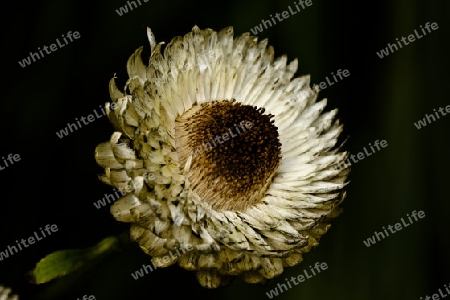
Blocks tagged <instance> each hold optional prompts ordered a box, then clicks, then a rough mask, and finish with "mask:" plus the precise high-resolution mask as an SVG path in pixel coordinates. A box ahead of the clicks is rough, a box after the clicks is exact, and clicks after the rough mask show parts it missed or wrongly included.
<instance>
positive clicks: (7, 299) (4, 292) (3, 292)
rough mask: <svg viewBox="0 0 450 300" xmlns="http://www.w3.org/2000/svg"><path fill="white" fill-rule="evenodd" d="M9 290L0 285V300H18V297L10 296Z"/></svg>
mask: <svg viewBox="0 0 450 300" xmlns="http://www.w3.org/2000/svg"><path fill="white" fill-rule="evenodd" d="M10 293H11V289H10V288H5V287H3V286H1V285H0V300H19V296H17V295H10Z"/></svg>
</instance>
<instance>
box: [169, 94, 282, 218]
mask: <svg viewBox="0 0 450 300" xmlns="http://www.w3.org/2000/svg"><path fill="white" fill-rule="evenodd" d="M264 112H265V110H264V108H257V107H255V106H250V105H242V104H241V103H239V102H236V101H235V100H231V101H228V100H223V101H212V102H207V103H202V104H200V105H195V106H194V107H192V108H191V109H190V110H189V111H187V112H186V113H184V114H183V115H182V116H180V117H178V118H177V120H176V127H175V132H176V143H177V145H176V147H177V151H178V153H179V155H180V162H181V167H182V168H184V166H185V164H186V162H187V160H188V158H189V156H190V155H192V162H191V168H190V171H189V173H188V179H189V181H190V182H191V188H192V189H193V191H194V192H196V193H197V194H198V195H199V196H200V197H201V198H202V201H205V202H207V203H209V204H210V205H211V206H212V208H213V209H215V210H218V211H224V210H233V211H243V210H245V208H247V207H249V206H251V205H254V204H256V203H257V202H258V201H260V199H261V198H262V197H263V196H264V194H265V192H266V190H267V188H268V186H269V184H270V183H271V182H272V178H273V176H274V175H275V174H276V171H277V169H278V166H279V164H280V161H281V143H280V141H279V138H278V130H277V127H276V126H275V125H274V120H273V119H272V118H273V115H270V114H264Z"/></svg>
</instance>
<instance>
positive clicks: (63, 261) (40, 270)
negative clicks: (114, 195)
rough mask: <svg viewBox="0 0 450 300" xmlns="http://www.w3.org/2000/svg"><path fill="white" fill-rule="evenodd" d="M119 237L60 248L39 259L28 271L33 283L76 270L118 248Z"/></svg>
mask: <svg viewBox="0 0 450 300" xmlns="http://www.w3.org/2000/svg"><path fill="white" fill-rule="evenodd" d="M120 240H121V237H120V236H118V237H107V238H105V239H103V240H102V241H100V242H99V243H98V244H97V245H95V246H93V247H89V248H85V249H70V250H60V251H56V252H54V253H51V254H49V255H47V256H46V257H44V258H43V259H41V260H40V261H39V262H38V263H37V265H36V267H35V268H34V270H32V271H31V272H30V273H29V276H30V280H31V281H32V282H33V283H35V284H42V283H46V282H49V281H51V280H53V279H55V278H58V277H61V276H64V275H67V274H69V273H71V272H74V271H76V270H77V269H79V268H80V267H82V266H85V265H87V264H88V263H93V262H94V260H97V259H100V258H102V257H104V256H106V255H108V254H111V253H113V252H117V251H119V250H120V245H119V244H120V242H121V241H120Z"/></svg>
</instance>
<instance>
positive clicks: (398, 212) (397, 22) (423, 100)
mask: <svg viewBox="0 0 450 300" xmlns="http://www.w3.org/2000/svg"><path fill="white" fill-rule="evenodd" d="M293 2H294V1H261V0H259V1H256V0H254V1H236V0H232V1H227V2H226V4H225V3H214V2H209V3H208V4H203V3H201V4H200V3H198V2H190V1H173V0H168V1H158V2H156V1H149V2H147V3H144V2H143V0H141V3H142V5H141V6H140V7H138V8H136V9H134V10H133V11H131V12H129V13H127V14H125V15H123V16H119V15H118V14H117V13H116V11H115V10H116V9H118V8H119V7H121V6H123V5H126V1H123V0H114V1H90V2H87V1H86V2H82V1H74V0H70V1H64V2H63V1H51V0H44V1H32V2H31V1H21V2H17V3H14V4H12V6H10V7H9V8H8V9H6V8H5V10H4V11H3V17H2V23H3V26H2V39H3V41H2V54H3V57H2V58H3V59H2V61H3V62H4V64H5V65H6V68H4V69H3V70H2V71H3V77H2V78H3V83H4V85H3V91H4V92H3V94H4V96H3V99H2V101H1V104H0V105H1V106H0V125H1V128H2V133H3V134H2V136H3V138H2V143H1V148H0V150H1V151H0V156H7V155H8V154H9V153H12V154H15V153H17V154H19V155H20V156H21V160H20V161H19V162H17V163H15V164H14V165H12V166H10V167H8V168H6V169H5V170H2V171H0V182H1V187H2V196H1V197H0V199H1V204H0V233H1V235H0V251H3V250H4V249H6V247H7V245H14V244H15V242H14V241H15V240H16V239H22V238H27V237H29V236H31V235H32V233H33V232H34V231H36V230H38V228H39V227H42V226H45V225H46V224H57V226H58V228H59V230H58V232H57V233H54V234H53V235H52V236H49V237H47V238H45V239H44V240H43V241H40V242H38V243H36V244H34V245H32V246H30V247H28V248H26V249H24V250H22V251H20V252H19V253H17V254H15V255H13V256H11V257H9V258H7V259H6V260H4V261H1V262H0V284H3V285H5V286H9V287H12V288H13V290H14V291H15V292H16V293H18V294H20V297H21V299H77V298H78V297H79V298H80V299H81V297H82V296H83V295H85V294H87V295H94V296H95V297H96V299H153V298H155V297H160V296H166V297H169V298H174V297H176V293H180V292H181V294H182V295H183V296H185V297H188V298H191V297H196V298H198V299H207V298H210V297H214V298H215V299H229V298H233V299H237V298H242V299H261V298H266V297H267V296H266V292H268V291H269V290H270V289H272V288H275V287H276V286H277V283H284V282H285V281H284V279H285V278H290V277H291V276H297V275H299V274H300V273H301V272H302V271H303V270H304V269H305V268H307V267H309V265H312V264H314V263H315V262H317V261H319V262H326V263H327V264H328V266H329V268H328V270H326V271H324V272H323V273H321V274H320V275H318V276H316V277H314V278H312V279H309V280H307V281H306V282H304V283H302V284H301V285H299V286H296V287H294V288H292V289H290V290H289V291H287V292H284V293H283V294H282V295H280V296H278V297H277V299H280V300H281V299H419V298H420V297H425V295H431V294H433V293H436V292H437V290H438V289H439V288H443V286H444V284H450V271H449V269H450V268H449V267H450V257H449V254H448V253H449V247H450V242H449V235H448V229H449V227H450V226H449V225H450V221H449V212H450V204H449V200H450V199H449V193H448V186H449V184H448V181H449V179H448V178H449V176H448V173H449V170H450V163H449V156H448V146H449V138H448V137H449V135H448V128H449V126H450V116H446V117H441V119H439V120H437V121H435V122H432V123H431V124H428V125H427V126H426V127H424V128H421V129H420V130H418V129H417V128H416V127H415V126H414V124H413V123H414V122H417V121H418V120H419V119H423V118H424V116H425V114H431V113H432V112H433V109H438V108H439V107H445V106H446V105H449V104H450V97H449V94H448V85H449V79H450V76H449V74H448V68H449V66H450V65H449V53H450V51H449V50H450V47H449V37H450V30H449V25H450V22H449V21H448V12H449V11H450V3H449V2H448V1H444V0H441V1H437V0H435V1H418V0H396V1H375V2H374V1H370V2H365V1H353V2H345V1H318V0H313V5H312V6H311V7H308V8H306V9H305V10H303V11H301V12H300V13H297V14H295V15H293V16H290V17H289V18H288V19H287V20H284V21H283V22H278V24H276V25H275V26H273V27H271V28H269V29H267V30H264V31H263V32H262V33H261V34H259V36H260V38H261V39H262V38H269V42H270V44H271V45H273V46H274V47H275V53H276V56H279V55H282V54H287V55H288V59H289V60H292V59H294V58H296V57H297V58H298V59H299V71H298V75H304V74H311V83H316V84H318V83H320V82H321V81H323V80H324V79H325V77H326V76H330V75H331V72H336V70H338V69H348V70H349V72H350V76H349V77H347V78H345V79H344V80H342V81H339V82H338V83H337V84H335V85H333V86H331V87H329V88H327V89H325V90H323V91H322V92H321V93H320V94H319V98H320V99H322V98H328V106H327V107H328V108H329V109H332V108H338V109H339V114H338V116H339V118H340V119H341V121H342V123H343V124H344V126H345V133H344V134H345V135H348V136H349V140H348V143H347V146H346V147H347V149H348V150H349V151H350V152H351V153H354V154H356V153H358V152H360V151H362V149H363V147H367V146H368V144H369V143H372V144H373V142H374V141H375V140H377V139H378V140H386V141H387V142H388V147H387V148H384V149H382V150H381V151H379V152H377V153H376V154H374V155H372V156H370V157H367V158H365V159H364V160H362V161H360V162H358V163H357V164H354V165H353V167H352V173H351V178H350V179H351V184H350V185H349V187H348V189H347V190H348V196H347V198H346V200H345V202H344V213H343V214H342V215H341V216H340V217H339V218H337V219H336V220H335V221H334V222H333V225H332V227H331V230H330V231H329V232H328V233H327V234H326V235H325V236H324V237H323V239H322V240H321V244H320V246H319V247H318V248H317V249H315V250H314V251H312V252H311V253H309V254H308V255H307V256H305V260H304V262H303V263H301V264H299V265H298V266H296V267H294V268H290V269H288V270H287V271H286V272H285V273H283V274H282V275H281V276H280V277H278V278H276V279H274V280H273V281H272V282H271V283H270V284H269V285H267V286H259V285H249V284H245V283H243V282H241V281H239V280H237V281H235V282H234V283H233V284H232V285H231V286H230V287H227V288H223V289H218V290H205V289H203V288H201V287H200V286H199V285H198V283H197V282H196V279H195V275H194V273H192V272H188V271H185V270H182V269H180V268H179V267H175V266H174V267H170V268H167V269H158V270H157V271H155V272H153V273H151V274H150V275H147V276H145V277H144V278H141V279H139V280H134V279H133V278H132V277H131V276H130V274H131V272H134V271H136V270H137V269H139V268H140V267H141V265H142V264H144V263H147V262H148V257H147V256H146V255H145V254H144V253H142V251H140V250H139V249H138V247H137V246H136V245H133V246H132V247H131V249H129V250H127V251H125V252H123V253H121V254H119V255H116V256H114V257H111V258H109V259H108V260H106V261H105V262H103V263H102V264H100V265H96V266H93V267H92V268H91V269H89V270H87V271H86V270H84V271H83V272H78V273H76V274H74V275H73V276H68V277H66V278H62V279H60V280H57V281H55V282H53V283H50V284H44V285H42V286H34V285H31V284H30V283H28V281H27V280H26V278H25V274H26V273H27V272H28V271H29V270H31V269H32V268H33V267H34V265H35V264H36V263H37V262H38V261H39V260H40V259H41V258H42V257H44V256H45V255H47V254H49V253H51V252H54V251H56V250H61V249H69V248H82V247H88V246H91V245H94V244H95V243H97V242H98V241H99V240H101V239H102V238H104V237H106V236H109V235H116V234H118V233H120V232H123V231H126V230H127V229H128V227H129V225H128V224H124V223H119V222H117V221H116V220H114V219H113V217H112V216H111V214H110V213H109V209H108V208H106V207H104V208H102V209H96V208H95V207H94V205H93V202H95V201H97V200H99V199H101V198H102V197H103V195H104V194H105V193H111V191H112V188H110V187H109V186H106V185H105V184H103V183H101V182H100V181H99V180H98V179H97V175H98V174H100V173H101V172H102V169H101V168H100V167H98V166H97V164H96V162H95V159H94V149H95V146H96V145H97V144H98V143H100V142H104V141H107V140H109V137H110V135H111V134H112V132H113V128H112V126H111V125H110V124H109V122H108V120H107V118H106V117H103V118H101V119H99V120H96V121H95V122H93V123H91V124H89V125H85V126H83V127H82V128H80V129H79V130H77V131H75V132H74V133H71V134H70V135H68V136H66V137H64V138H62V139H60V138H58V137H57V135H56V134H55V132H57V131H59V130H61V129H62V128H64V127H65V126H66V125H67V123H68V122H70V123H73V122H74V121H75V118H80V117H81V116H87V115H88V114H91V113H92V112H93V110H94V109H97V110H98V107H99V105H103V104H104V103H105V102H107V101H109V93H108V82H109V80H110V79H111V77H112V76H113V75H114V74H116V75H117V77H118V79H117V83H118V86H119V87H120V88H121V87H123V85H124V83H125V81H126V79H127V74H126V68H125V64H126V61H127V59H128V57H129V56H130V55H131V54H132V53H133V52H134V50H135V49H136V48H138V47H139V46H144V48H145V53H146V54H145V55H144V58H145V59H147V58H148V56H149V51H150V50H149V45H148V41H147V38H146V27H147V26H149V27H151V28H152V30H153V32H154V33H155V35H156V39H157V41H158V42H159V41H165V42H166V43H167V42H169V41H170V40H171V39H172V38H173V37H174V36H176V35H181V36H182V35H184V34H185V33H187V32H188V31H190V30H191V28H192V27H193V26H194V25H198V26H199V27H200V28H205V27H209V28H212V29H215V30H220V29H222V28H223V27H226V26H230V25H231V26H233V27H234V32H235V35H239V34H241V33H244V32H248V31H250V28H254V27H255V26H257V25H259V24H260V23H261V20H262V19H266V20H267V19H268V18H269V15H270V14H274V13H277V12H278V13H281V12H282V11H284V10H288V6H289V5H291V6H293ZM426 22H436V23H438V25H439V29H438V30H435V31H432V32H431V33H429V34H428V35H426V36H424V37H423V38H421V39H419V40H416V41H415V42H412V43H410V44H409V45H408V46H404V47H403V48H402V49H399V50H398V51H395V52H394V53H392V54H390V55H389V56H387V57H385V58H383V59H380V58H379V57H378V56H377V55H376V52H377V51H380V50H381V49H383V48H385V47H386V46H387V44H388V43H394V42H395V38H401V37H402V36H405V37H406V36H408V35H409V34H412V33H413V32H414V30H415V29H417V30H419V29H420V25H422V26H423V25H425V23H426ZM68 31H72V32H73V31H78V32H79V33H80V35H81V37H80V38H79V39H78V40H75V41H74V42H72V43H69V44H68V45H66V46H65V47H63V48H61V49H58V50H57V51H55V52H53V53H51V54H48V55H46V56H45V57H44V58H42V59H40V60H38V61H36V62H34V63H32V64H31V65H29V66H27V67H25V68H22V67H21V66H20V65H19V64H18V61H21V60H22V59H24V58H26V57H27V56H28V55H29V53H30V51H33V52H36V50H37V48H38V47H41V48H42V47H43V46H44V45H47V46H48V45H50V44H51V43H54V42H55V40H56V38H59V37H61V35H62V34H64V35H66V34H67V32H68ZM5 94H6V95H5ZM414 210H416V211H419V210H423V211H424V212H425V214H426V217H425V218H424V219H421V220H419V221H418V222H416V223H413V224H412V225H411V226H410V227H408V228H404V229H403V230H401V231H399V232H397V233H395V234H393V235H391V236H390V237H388V238H386V239H384V240H382V241H380V242H378V243H376V244H375V245H373V246H371V247H369V248H368V247H366V246H365V245H364V244H363V240H365V239H367V238H369V237H371V236H372V235H373V233H374V231H380V230H381V228H382V226H387V225H390V224H391V225H394V224H395V223H397V222H399V221H400V218H402V217H403V218H404V217H405V216H406V214H411V212H412V211H414ZM178 297H180V296H178Z"/></svg>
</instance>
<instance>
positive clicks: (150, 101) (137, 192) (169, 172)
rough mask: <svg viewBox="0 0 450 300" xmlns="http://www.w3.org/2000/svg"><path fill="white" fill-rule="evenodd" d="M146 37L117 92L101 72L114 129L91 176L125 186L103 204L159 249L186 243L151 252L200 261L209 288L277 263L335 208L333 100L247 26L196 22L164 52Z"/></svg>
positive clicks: (338, 181)
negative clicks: (237, 30) (240, 29)
mask: <svg viewBox="0 0 450 300" xmlns="http://www.w3.org/2000/svg"><path fill="white" fill-rule="evenodd" d="M148 38H149V41H150V47H151V57H150V61H149V66H145V65H144V63H143V62H142V59H141V52H142V47H141V48H139V49H137V50H136V52H135V53H134V54H133V55H132V56H131V57H130V59H129V60H128V63H127V71H128V74H129V79H128V81H127V83H126V86H125V89H124V92H123V93H122V92H121V91H119V90H118V89H117V87H116V84H115V81H114V78H113V79H112V80H111V82H110V95H111V99H112V101H113V103H114V104H115V105H114V109H111V108H110V104H109V103H107V104H106V110H107V115H108V117H109V119H110V121H111V123H112V124H113V126H114V127H115V129H116V132H114V133H113V134H112V136H111V139H110V141H109V142H106V143H102V144H100V145H98V146H97V148H96V160H97V162H98V164H99V165H100V166H102V167H103V168H105V174H104V175H101V176H100V179H101V180H102V181H103V182H105V183H107V184H109V185H112V186H114V187H116V188H118V189H120V190H121V191H122V192H124V193H126V195H125V196H124V197H122V198H121V199H119V200H118V201H116V202H115V203H114V204H113V205H112V207H111V213H112V214H113V216H114V217H115V218H116V219H117V220H119V221H122V222H128V223H131V238H132V239H133V240H134V241H136V242H138V243H139V246H140V248H141V249H142V250H143V251H144V252H145V253H147V254H148V255H150V256H152V257H154V258H161V257H162V256H164V255H166V254H167V253H168V252H169V251H171V250H176V249H179V248H186V247H187V246H188V245H190V246H192V247H193V250H192V251H189V252H186V253H183V254H182V255H181V256H180V257H178V258H177V259H175V260H170V262H167V261H166V260H162V259H155V260H154V261H157V262H158V266H157V267H167V266H169V265H171V264H173V263H174V262H177V263H178V264H179V265H180V266H181V267H183V268H185V269H187V270H192V271H196V272H197V273H196V274H197V279H198V281H199V282H200V284H201V285H202V286H204V287H207V288H216V287H218V286H221V285H226V284H228V283H229V282H230V280H231V279H233V278H234V277H236V276H240V277H241V278H242V279H243V280H244V281H246V282H249V283H263V282H265V281H266V280H267V279H271V278H274V277H275V276H278V275H280V274H281V273H282V272H283V269H284V267H290V266H294V265H296V264H298V263H299V262H300V261H301V260H302V255H303V253H305V252H308V251H310V250H311V248H312V247H314V246H316V245H317V244H318V240H319V238H320V237H321V236H322V235H323V234H324V233H325V232H326V231H327V230H328V228H329V227H330V225H329V224H330V220H331V219H332V218H334V217H336V216H337V215H338V214H339V213H340V208H339V207H338V205H339V204H340V203H341V202H342V200H343V199H344V197H345V192H344V191H343V188H344V187H345V185H346V184H347V182H346V179H347V176H348V173H349V169H348V168H347V167H346V168H343V169H339V168H336V167H337V165H338V164H339V163H341V162H343V161H344V160H345V159H346V156H347V153H346V152H343V151H340V147H336V144H337V139H338V136H339V134H340V133H341V132H342V125H340V124H339V122H338V120H335V116H336V113H337V110H332V111H329V112H326V113H322V110H323V109H324V108H325V106H326V100H322V101H320V102H317V103H316V98H317V94H318V89H311V88H310V86H309V84H310V82H309V76H303V77H300V78H293V77H294V73H295V72H296V71H297V60H294V61H292V62H291V63H289V64H286V63H287V58H286V56H282V57H280V58H277V59H275V60H274V50H273V48H272V47H271V46H269V47H268V46H267V43H268V42H267V40H263V41H260V42H258V41H257V38H256V37H254V36H251V35H250V34H249V33H244V34H242V35H241V36H239V37H237V38H235V39H234V38H233V29H232V27H228V28H225V29H223V30H221V31H220V32H215V31H213V30H211V29H204V30H200V29H199V28H198V27H196V26H195V27H194V28H193V29H192V32H189V33H188V34H186V35H185V36H184V37H175V38H174V39H173V40H172V41H171V42H170V43H169V44H168V45H167V46H165V49H164V50H162V47H163V44H164V43H159V44H157V43H156V40H155V37H154V35H153V33H152V32H151V30H150V29H148ZM246 125H248V126H246ZM238 131H239V132H238ZM205 144H209V145H208V146H207V147H205ZM199 149H201V151H199Z"/></svg>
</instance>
